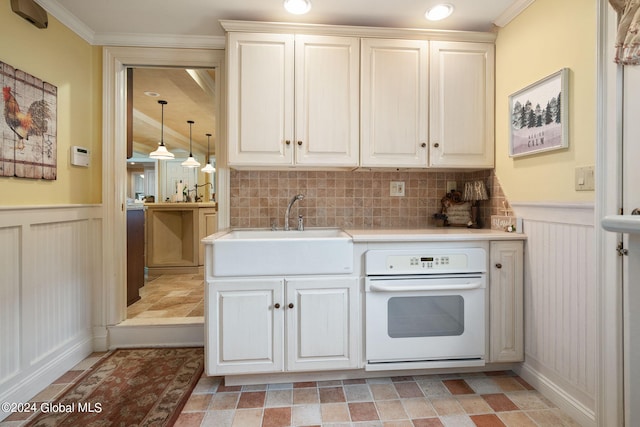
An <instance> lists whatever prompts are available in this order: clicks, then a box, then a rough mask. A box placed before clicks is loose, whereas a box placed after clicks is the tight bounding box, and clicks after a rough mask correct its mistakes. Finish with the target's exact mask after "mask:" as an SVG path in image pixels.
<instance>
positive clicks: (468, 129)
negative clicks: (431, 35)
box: [429, 41, 494, 168]
mask: <svg viewBox="0 0 640 427" xmlns="http://www.w3.org/2000/svg"><path fill="white" fill-rule="evenodd" d="M430 51H431V54H430V56H431V61H430V62H431V67H430V91H431V93H430V101H431V107H430V119H429V142H430V147H429V166H431V167H445V168H492V167H493V166H494V120H493V116H494V114H493V110H494V46H493V44H489V43H465V42H441V41H437V42H436V41H434V42H431V44H430Z"/></svg>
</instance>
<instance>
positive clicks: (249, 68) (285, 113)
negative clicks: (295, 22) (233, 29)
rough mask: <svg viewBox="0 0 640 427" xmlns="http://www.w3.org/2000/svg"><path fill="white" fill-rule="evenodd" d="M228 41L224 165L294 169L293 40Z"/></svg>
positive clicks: (249, 37) (233, 36) (233, 37)
mask: <svg viewBox="0 0 640 427" xmlns="http://www.w3.org/2000/svg"><path fill="white" fill-rule="evenodd" d="M227 37H228V39H227V60H228V67H227V71H228V73H227V79H228V90H229V91H228V102H227V106H228V109H227V120H228V139H229V165H230V166H252V165H253V166H264V165H291V164H293V144H292V139H293V101H294V99H293V96H294V93H293V54H294V52H293V39H294V37H293V35H286V34H251V33H229V35H228V36H227Z"/></svg>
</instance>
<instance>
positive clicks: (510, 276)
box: [489, 241, 524, 362]
mask: <svg viewBox="0 0 640 427" xmlns="http://www.w3.org/2000/svg"><path fill="white" fill-rule="evenodd" d="M523 245H524V243H523V242H522V241H502V242H497V241H496V242H491V244H490V255H489V256H490V261H489V277H490V281H489V295H490V296H489V337H490V338H489V339H490V342H489V361H490V362H520V361H522V360H524V308H523V307H524V266H523V264H524V256H523Z"/></svg>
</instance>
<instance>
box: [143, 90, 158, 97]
mask: <svg viewBox="0 0 640 427" xmlns="http://www.w3.org/2000/svg"><path fill="white" fill-rule="evenodd" d="M144 94H145V95H147V96H150V97H152V98H157V97H159V96H160V94H159V93H158V92H149V91H147V92H144Z"/></svg>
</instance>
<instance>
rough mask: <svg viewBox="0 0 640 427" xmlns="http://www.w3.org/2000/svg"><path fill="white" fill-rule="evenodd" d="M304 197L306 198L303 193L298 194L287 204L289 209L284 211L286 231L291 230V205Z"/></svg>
mask: <svg viewBox="0 0 640 427" xmlns="http://www.w3.org/2000/svg"><path fill="white" fill-rule="evenodd" d="M302 199H304V195H302V194H296V195H295V196H293V197H292V198H291V201H290V202H289V206H287V211H286V212H285V213H284V230H285V231H289V214H290V213H291V207H292V206H293V204H294V203H295V202H296V201H297V200H302Z"/></svg>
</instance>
